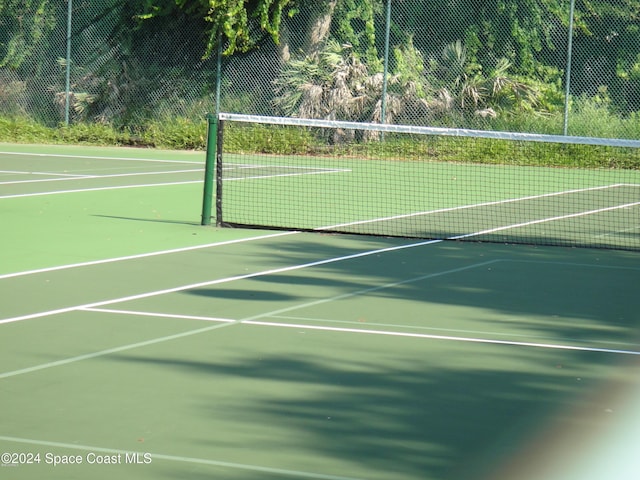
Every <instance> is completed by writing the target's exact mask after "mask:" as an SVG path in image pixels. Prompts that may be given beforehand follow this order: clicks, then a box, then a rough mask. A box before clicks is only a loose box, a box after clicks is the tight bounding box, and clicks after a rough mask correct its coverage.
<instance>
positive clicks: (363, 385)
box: [117, 346, 609, 480]
mask: <svg viewBox="0 0 640 480" xmlns="http://www.w3.org/2000/svg"><path fill="white" fill-rule="evenodd" d="M424 348H425V351H424V352H423V353H424V354H423V356H422V357H423V358H420V357H417V356H416V357H413V356H411V357H410V356H408V355H403V354H402V353H400V352H398V353H397V354H396V355H397V356H396V358H395V360H394V361H393V362H391V363H392V365H388V366H386V365H384V364H383V363H384V362H378V361H373V362H372V361H360V362H359V361H358V359H357V357H355V356H353V355H352V354H346V353H345V352H335V354H334V355H333V357H334V358H333V359H331V360H328V359H327V358H326V357H323V356H320V355H315V354H313V353H310V354H308V355H307V356H306V357H305V358H296V357H295V356H290V355H287V354H282V355H278V354H273V355H268V356H262V355H255V356H251V355H247V356H246V358H244V359H242V360H238V361H236V362H231V363H223V362H219V363H218V362H198V361H190V360H186V359H185V360H166V359H161V358H140V357H132V356H118V357H117V360H119V361H122V362H125V363H127V364H133V363H140V362H143V363H147V364H151V365H154V366H157V367H158V368H161V369H165V370H166V369H167V368H169V369H175V370H177V371H178V372H179V373H180V375H187V376H189V377H192V378H193V379H194V380H197V381H198V382H209V384H210V388H211V392H212V393H211V395H210V396H208V397H203V398H198V399H197V403H199V405H200V406H199V411H198V412H194V413H195V414H196V415H199V416H201V418H202V421H203V422H209V423H211V427H212V433H211V440H210V441H205V443H208V444H209V445H208V446H209V447H210V448H211V449H212V450H213V451H216V449H219V448H220V447H221V446H222V445H224V444H225V443H226V442H228V443H232V444H233V443H234V442H235V441H237V439H236V436H235V434H234V433H233V432H234V431H240V432H245V433H247V434H249V435H248V436H249V437H250V434H251V432H254V431H256V430H258V431H260V430H261V429H262V428H266V429H268V430H269V431H273V432H274V436H273V438H270V439H269V441H270V442H273V445H275V446H280V447H281V448H282V449H289V452H287V453H286V454H285V456H286V455H288V456H289V457H292V458H294V459H295V458H296V457H297V456H300V457H303V458H304V457H305V456H308V455H313V456H314V457H316V458H326V459H327V471H328V472H332V473H333V474H335V475H342V474H344V475H345V476H349V475H348V474H346V473H345V472H339V471H335V470H333V469H332V465H331V462H332V461H335V460H336V459H337V460H338V461H339V462H346V463H347V464H352V465H357V466H359V467H360V468H361V469H362V470H363V471H369V472H371V475H372V477H368V478H424V479H427V478H428V479H457V480H459V479H467V478H468V479H485V478H486V479H488V478H491V469H492V468H495V466H496V465H500V464H501V463H503V462H505V461H506V460H508V459H509V458H510V457H512V456H513V455H516V454H519V453H522V450H523V449H526V448H528V447H530V445H529V442H531V441H532V439H535V438H536V436H538V435H540V436H541V437H542V438H544V436H545V431H544V430H545V429H546V428H548V429H549V430H554V429H566V428H573V429H575V428H581V426H580V424H581V423H582V424H583V425H582V428H583V427H584V425H589V426H593V425H597V424H602V423H605V422H607V421H608V420H609V419H608V418H607V413H605V412H606V410H607V406H608V404H607V403H605V402H603V401H596V400H594V399H593V398H591V397H592V394H591V393H590V391H591V390H592V389H593V388H594V386H596V385H597V386H599V387H602V386H603V384H602V383H600V382H604V381H605V378H606V371H605V370H601V371H600V374H598V375H594V374H593V373H589V366H588V365H586V364H584V363H582V365H583V366H582V367H580V369H582V372H581V373H580V372H579V371H576V370H573V369H572V371H570V372H567V371H566V370H564V369H562V368H559V367H558V365H556V364H555V362H557V359H558V357H557V355H555V354H550V355H537V368H538V370H539V371H538V372H535V371H533V372H524V371H521V370H520V369H519V368H518V367H513V366H510V364H509V363H510V358H509V356H505V357H504V358H503V362H504V364H503V365H500V366H499V367H498V366H494V367H492V368H490V367H488V366H487V365H482V366H481V368H478V366H479V365H477V364H476V365H475V366H474V365H473V363H474V361H473V359H471V360H470V361H469V362H467V364H466V365H465V368H462V366H460V365H459V363H460V362H456V361H452V362H451V363H452V365H451V366H446V363H447V362H444V363H445V365H443V364H442V362H435V363H436V365H433V364H431V363H430V362H429V360H428V358H429V356H430V355H429V353H428V349H429V347H428V346H425V347H424ZM453 350H455V349H453ZM414 353H415V352H414ZM441 353H442V352H441ZM510 353H511V354H513V356H512V357H511V361H512V362H514V363H516V364H518V363H520V362H521V361H522V359H521V358H519V352H513V351H512V352H510ZM449 354H460V355H464V352H462V351H458V352H454V351H451V352H449ZM467 354H468V355H469V354H470V355H473V354H474V352H467ZM525 356H526V355H525ZM425 357H426V358H425ZM572 357H574V356H572V355H570V356H569V358H565V360H567V361H569V363H571V360H570V358H572ZM573 360H574V361H575V358H573ZM336 361H337V362H338V363H340V365H338V366H337V365H336ZM341 362H343V363H341ZM480 363H482V362H480ZM455 364H458V365H459V366H456V365H455ZM576 375H584V379H585V381H584V382H579V381H576ZM224 377H227V378H233V379H234V380H238V379H240V380H244V381H245V382H247V383H248V384H253V385H254V388H253V389H252V395H251V397H250V398H247V397H238V398H235V399H234V400H233V401H230V400H229V399H226V400H225V399H221V396H220V395H219V393H218V386H219V385H220V383H221V382H224ZM576 412H581V413H576ZM221 417H226V419H227V420H229V419H233V420H232V423H233V425H234V427H233V429H226V430H225V431H226V432H227V434H226V435H227V436H225V437H221V436H220V435H217V434H216V433H215V427H216V425H217V422H219V421H221ZM283 426H285V428H286V430H285V431H284V433H283V429H282V427H283ZM287 434H288V435H290V438H282V435H287ZM258 436H259V435H258ZM199 441H202V440H199ZM243 446H244V448H246V449H247V450H248V451H251V450H252V449H254V448H255V449H256V450H257V449H259V448H266V449H267V450H268V447H266V446H264V445H260V444H259V441H257V442H256V443H253V444H252V443H251V442H249V443H246V444H244V445H243ZM279 454H280V455H283V453H282V452H279ZM247 459H248V460H251V455H248V456H247ZM298 461H299V460H298ZM294 463H295V462H294ZM374 472H376V473H374ZM236 475H237V477H236V476H234V477H233V478H244V479H247V480H248V479H250V478H256V477H255V475H256V474H255V472H254V473H248V474H245V475H244V476H243V475H242V474H236ZM203 478H204V476H203ZM260 478H263V477H260ZM266 478H268V477H266Z"/></svg>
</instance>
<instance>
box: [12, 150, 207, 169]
mask: <svg viewBox="0 0 640 480" xmlns="http://www.w3.org/2000/svg"><path fill="white" fill-rule="evenodd" d="M0 155H17V156H23V157H53V158H79V159H87V160H124V161H129V162H150V163H154V162H155V163H192V164H194V165H202V166H204V162H203V161H201V162H196V161H191V160H161V159H157V158H135V157H98V156H91V155H64V154H59V153H24V152H0ZM203 155H204V153H203Z"/></svg>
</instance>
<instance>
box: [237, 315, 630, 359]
mask: <svg viewBox="0 0 640 480" xmlns="http://www.w3.org/2000/svg"><path fill="white" fill-rule="evenodd" d="M240 323H243V324H247V325H261V326H266V327H280V328H298V329H305V330H324V331H329V332H344V333H362V334H367V335H386V336H391V337H410V338H425V339H430V340H449V341H456V342H467V343H488V344H494V345H512V346H518V347H537V348H549V349H557V350H577V351H581V352H598V353H616V354H623V355H640V352H638V351H635V350H615V349H610V348H595V347H578V346H575V345H558V344H554V343H535V342H516V341H512V340H491V339H485V338H472V337H455V336H449V335H430V334H427V333H408V332H394V331H389V330H369V329H361V328H345V327H323V326H320V325H305V324H295V323H278V322H265V321H255V320H246V321H241V322H240Z"/></svg>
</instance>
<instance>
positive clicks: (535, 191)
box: [210, 114, 640, 250]
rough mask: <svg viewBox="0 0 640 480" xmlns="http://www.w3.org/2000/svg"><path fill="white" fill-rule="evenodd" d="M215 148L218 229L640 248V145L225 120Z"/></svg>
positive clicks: (310, 122)
mask: <svg viewBox="0 0 640 480" xmlns="http://www.w3.org/2000/svg"><path fill="white" fill-rule="evenodd" d="M217 144H218V152H217V162H218V165H217V167H218V168H217V171H218V179H217V185H218V188H217V189H216V196H217V199H216V200H217V201H216V205H217V211H216V223H217V224H218V225H221V226H244V227H259V228H276V229H292V230H311V231H324V232H343V233H353V234H366V235H377V236H399V237H415V238H433V239H443V240H476V241H490V242H501V243H525V244H535V245H561V246H581V247H598V248H615V249H630V250H638V249H640V148H639V147H640V141H632V140H607V139H601V138H584V137H563V136H548V135H528V134H513V133H504V132H479V131H470V130H458V129H440V128H428V127H412V126H400V125H380V124H362V123H357V124H356V123H350V122H331V121H322V120H301V119H291V118H278V117H258V116H246V115H234V114H221V115H220V117H219V120H218V142H217ZM210 148H213V146H210Z"/></svg>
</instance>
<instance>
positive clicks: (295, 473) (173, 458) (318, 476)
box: [0, 435, 359, 480]
mask: <svg viewBox="0 0 640 480" xmlns="http://www.w3.org/2000/svg"><path fill="white" fill-rule="evenodd" d="M0 441H5V442H11V443H21V444H25V445H38V446H42V447H52V448H66V449H70V450H80V451H83V452H100V453H107V454H111V455H117V454H120V455H127V454H129V455H131V454H138V455H144V454H145V453H148V454H150V455H151V459H152V461H155V460H166V461H170V462H183V463H193V464H199V465H209V466H214V467H224V468H234V469H237V470H248V471H250V472H260V473H269V474H276V475H282V476H286V477H298V478H310V479H315V480H359V479H357V478H353V477H341V476H337V475H327V474H323V473H313V472H303V471H299V470H287V469H282V468H273V467H264V466H260V465H250V464H246V463H235V462H225V461H221V460H210V459H207V458H194V457H182V456H177V455H165V454H162V453H153V452H149V451H148V450H145V451H144V452H139V451H135V450H120V449H115V448H104V447H96V446H92V445H79V444H77V443H62V442H50V441H45V440H34V439H31V438H22V437H9V436H6V435H0ZM7 468H9V467H7Z"/></svg>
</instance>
